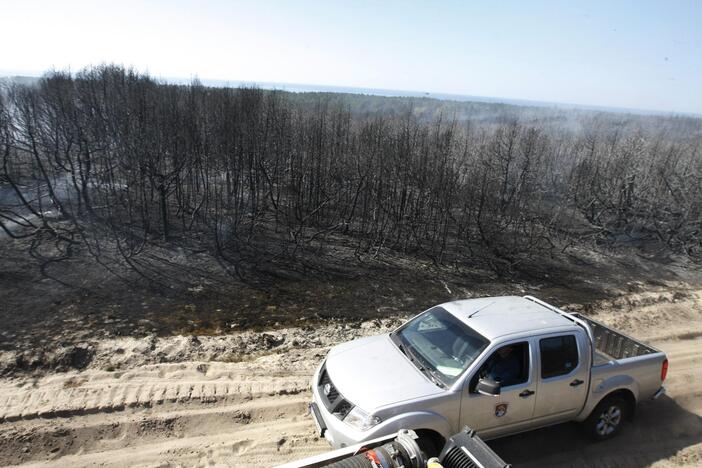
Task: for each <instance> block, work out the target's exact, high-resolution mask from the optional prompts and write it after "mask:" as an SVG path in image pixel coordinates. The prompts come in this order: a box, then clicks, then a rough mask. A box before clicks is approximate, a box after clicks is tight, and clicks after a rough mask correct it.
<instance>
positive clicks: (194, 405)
mask: <svg viewBox="0 0 702 468" xmlns="http://www.w3.org/2000/svg"><path fill="white" fill-rule="evenodd" d="M701 297H702V290H683V289H679V288H676V289H675V290H672V289H661V290H657V291H648V292H643V293H641V292H638V293H631V294H624V295H622V296H621V297H619V298H617V299H615V300H611V301H605V302H602V303H599V304H596V305H595V306H594V307H589V308H586V309H582V308H580V307H578V306H577V305H573V306H572V309H582V311H583V312H585V313H589V314H592V315H593V316H594V317H596V318H597V319H598V320H601V321H604V322H606V323H608V324H611V325H614V326H616V327H618V328H619V329H621V330H622V331H624V332H626V333H628V334H631V335H633V336H635V337H636V338H639V339H643V340H645V341H647V342H649V343H651V344H653V345H655V346H657V347H659V348H660V349H662V350H664V351H665V352H666V353H667V354H668V357H669V360H670V371H669V378H668V380H667V382H666V387H667V388H668V395H667V396H666V397H664V398H663V399H662V400H659V401H656V402H645V403H644V404H642V405H640V407H639V409H638V411H637V415H636V418H635V420H634V421H633V422H632V423H630V424H628V425H627V427H626V428H625V429H624V431H623V432H622V434H620V436H619V437H617V438H616V439H614V440H611V441H607V442H603V443H598V444H595V443H592V442H590V441H588V440H587V439H585V438H584V437H583V436H582V435H581V434H580V432H579V431H578V428H577V425H575V424H564V425H559V426H555V427H552V428H546V429H542V430H539V431H533V432H530V433H526V434H522V435H518V436H513V437H510V438H506V439H501V440H497V441H492V442H491V443H490V444H491V446H492V447H493V448H494V449H495V450H496V451H497V452H498V453H499V454H500V456H502V457H503V458H504V459H505V460H506V461H507V462H510V463H513V464H514V465H515V466H533V467H537V466H538V467H544V466H572V467H585V466H593V467H595V466H596V467H601V466H605V467H608V466H611V467H615V466H616V467H619V466H623V467H642V466H656V467H668V466H702V300H701V299H700V298H701ZM404 318H405V317H391V318H388V319H386V320H377V321H369V322H363V323H361V324H360V325H359V326H356V327H351V326H349V325H338V324H330V325H328V326H324V327H316V328H289V329H282V330H275V331H270V332H266V333H257V332H238V333H237V332H233V333H231V334H229V335H226V336H218V337H206V336H201V337H168V338H156V337H155V336H152V337H146V338H139V339H136V338H120V339H112V340H103V341H101V342H99V343H97V344H95V343H93V344H90V345H86V349H89V355H90V359H88V360H87V361H88V362H86V363H85V365H84V368H83V369H82V370H75V369H73V370H69V371H66V372H57V371H50V370H49V371H47V370H46V369H42V370H41V372H39V371H35V372H12V363H13V362H14V361H13V359H15V360H16V359H17V356H16V355H12V354H10V353H7V352H6V353H4V354H1V353H0V365H1V366H4V367H2V368H3V369H5V370H6V371H7V372H6V376H5V377H3V378H1V379H0V465H20V466H60V467H61V466H65V467H69V466H70V467H75V466H112V467H123V466H160V467H165V466H249V467H251V466H271V465H275V464H279V463H284V462H287V461H291V460H295V459H298V458H302V457H305V456H309V455H312V454H316V453H320V452H323V451H326V450H328V446H327V443H326V441H324V440H320V439H318V438H317V437H316V436H315V429H314V425H313V423H312V420H311V418H310V416H309V415H308V414H307V403H308V401H309V399H310V393H309V383H310V382H309V381H310V378H311V375H312V373H313V371H314V367H315V366H316V365H317V364H318V363H319V362H320V360H321V359H322V357H323V356H324V354H325V353H326V352H327V350H328V349H329V347H330V346H332V345H333V344H335V343H337V342H341V341H345V340H348V339H352V338H355V337H358V336H363V335H370V334H375V333H382V332H384V331H387V330H389V329H392V328H393V327H394V326H396V325H397V324H398V323H401V321H402V320H403V319H404ZM60 352H64V353H65V352H66V350H63V351H61V350H59V351H57V353H59V354H60ZM69 368H70V367H69Z"/></svg>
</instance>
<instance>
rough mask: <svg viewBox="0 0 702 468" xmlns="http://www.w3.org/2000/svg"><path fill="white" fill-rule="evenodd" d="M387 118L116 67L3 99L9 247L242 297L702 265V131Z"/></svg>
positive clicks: (407, 112)
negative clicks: (701, 260)
mask: <svg viewBox="0 0 702 468" xmlns="http://www.w3.org/2000/svg"><path fill="white" fill-rule="evenodd" d="M382 99H385V101H387V102H388V104H386V105H385V107H389V110H388V109H385V110H380V111H379V110H375V111H374V112H363V111H362V110H359V109H358V108H354V109H352V105H351V104H349V103H348V102H347V101H345V100H344V99H338V98H335V97H334V96H333V95H329V94H324V93H307V94H304V95H301V96H290V95H289V93H285V92H282V91H267V90H261V89H256V88H210V87H205V86H203V85H201V84H200V83H198V82H197V81H195V82H193V83H191V84H189V85H173V84H166V83H162V82H159V81H156V80H154V79H152V78H150V77H149V76H147V75H142V74H138V73H136V72H134V71H131V70H126V69H123V68H120V67H114V66H102V67H94V68H89V69H85V70H83V71H81V72H79V73H77V74H75V75H71V74H69V73H63V72H51V73H48V74H46V75H45V76H44V77H43V78H42V79H41V80H39V81H38V82H37V83H35V84H14V85H8V86H6V87H5V89H4V92H3V94H2V102H1V106H2V107H1V108H0V136H1V139H0V151H1V152H2V170H1V172H0V190H1V192H0V193H2V198H1V199H0V228H1V229H2V232H3V233H4V236H5V237H9V238H14V239H25V238H26V239H30V240H31V248H30V249H28V253H29V254H31V255H34V256H36V257H37V258H41V259H42V265H45V267H46V268H47V270H49V269H50V268H51V267H50V265H51V263H52V262H60V261H61V260H62V259H64V258H68V257H70V256H71V255H73V254H75V252H77V251H81V252H87V253H88V254H89V256H90V258H91V259H92V260H94V261H95V262H97V263H99V264H100V265H102V266H103V267H104V268H106V269H108V270H110V271H111V272H113V273H114V274H115V275H118V276H122V275H125V274H127V272H131V273H136V274H137V275H138V277H139V278H141V279H143V280H145V281H147V282H150V283H154V284H158V283H160V282H167V281H168V278H167V277H166V276H163V274H162V273H161V271H160V269H161V266H162V264H164V265H165V264H166V263H168V259H167V258H165V257H164V258H162V257H163V255H162V254H160V253H159V252H163V250H164V249H166V250H168V249H172V248H176V247H185V248H188V249H195V250H197V251H200V252H205V253H206V254H207V255H209V256H211V257H212V258H213V259H216V260H217V262H218V263H219V264H220V265H221V267H222V268H223V269H224V270H225V271H226V272H228V273H229V274H231V275H233V276H235V277H237V278H238V279H240V280H243V281H258V280H262V281H266V278H269V279H268V281H270V278H271V277H276V276H277V275H288V274H292V275H298V276H300V275H301V276H303V277H304V276H305V275H313V276H314V275H317V274H332V275H333V274H334V273H335V272H343V271H344V270H345V269H348V268H349V265H351V264H353V265H357V266H358V265H360V266H362V265H364V264H366V263H368V262H373V261H374V260H375V259H377V258H379V257H382V256H384V255H387V254H388V253H389V254H391V255H392V254H395V253H397V254H401V255H409V256H414V257H419V258H422V259H425V260H427V261H430V262H431V263H433V264H435V265H444V266H449V267H455V268H458V269H465V268H471V267H474V266H476V265H477V266H482V267H485V268H488V269H490V270H492V271H494V272H496V273H498V274H501V275H510V274H513V273H514V272H515V271H519V270H520V269H521V268H526V267H525V266H524V265H528V264H529V263H530V262H533V260H534V258H535V257H543V256H552V255H561V254H563V253H567V252H568V249H570V248H572V247H573V246H577V245H587V246H593V247H595V248H604V249H616V248H618V247H620V246H623V247H631V246H636V247H639V248H643V249H645V250H647V251H649V252H657V253H660V252H666V253H669V254H681V255H685V256H687V257H690V258H693V259H697V258H698V257H699V255H700V253H701V252H700V247H701V245H700V242H701V238H700V232H699V229H700V220H701V219H700V216H701V214H702V212H701V210H702V192H701V190H702V189H701V187H702V186H701V185H700V180H701V177H702V161H700V157H699V156H700V147H701V143H702V124H701V122H700V120H699V119H695V118H692V117H682V116H677V117H676V116H636V115H616V114H605V113H595V112H583V111H580V114H579V115H576V118H575V120H574V119H573V117H572V116H568V119H567V120H566V121H562V120H561V119H558V118H557V117H558V114H559V112H557V111H555V110H546V111H545V110H543V109H534V111H535V112H534V115H532V114H528V113H524V112H522V113H521V114H520V113H518V112H516V111H515V112H514V113H513V114H512V115H510V110H509V107H510V106H502V107H504V109H502V110H501V112H497V113H494V115H488V116H487V117H485V115H484V114H483V113H481V112H480V111H478V112H477V113H476V115H471V113H470V112H467V113H466V112H463V113H462V114H457V113H456V112H455V109H454V112H453V113H450V112H449V111H447V110H446V109H442V108H441V105H440V102H439V101H433V100H424V101H427V102H429V105H431V106H434V109H433V110H432V112H429V113H428V112H427V109H426V108H427V102H422V100H419V101H417V100H414V101H413V100H411V99H404V100H402V99H398V98H394V99H393V98H376V100H382ZM495 106H498V105H495ZM517 109H518V108H517ZM422 110H423V111H424V112H421V111H422ZM573 113H576V111H573ZM560 114H567V112H566V111H560ZM45 245H51V246H52V248H51V249H46V248H44V247H43V246H45Z"/></svg>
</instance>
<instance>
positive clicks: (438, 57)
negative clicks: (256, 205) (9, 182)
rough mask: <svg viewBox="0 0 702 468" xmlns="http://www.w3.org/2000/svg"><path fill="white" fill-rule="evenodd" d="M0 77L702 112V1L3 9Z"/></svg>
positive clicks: (128, 3) (24, 0) (36, 5)
mask: <svg viewBox="0 0 702 468" xmlns="http://www.w3.org/2000/svg"><path fill="white" fill-rule="evenodd" d="M0 12H1V13H0V44H2V46H1V47H0V71H2V72H3V73H4V74H8V73H23V74H36V73H39V72H41V71H43V70H46V69H48V68H50V67H55V68H68V67H70V68H71V69H73V70H76V69H79V68H81V67H83V66H85V65H88V64H96V63H101V62H115V63H122V64H125V65H133V66H135V67H136V68H138V69H140V70H144V71H147V70H148V71H149V72H150V73H152V74H154V75H157V76H162V77H185V78H187V77H191V76H194V75H197V76H199V77H201V78H203V79H220V80H232V81H250V82H281V83H304V84H320V85H334V86H349V87H365V88H385V89H397V90H410V91H429V92H436V93H454V94H467V95H476V96H493V97H504V98H513V99H528V100H538V101H552V102H562V103H576V104H585V105H601V106H612V107H627V108H636V109H651V110H659V111H674V112H693V113H702V1H700V0H689V1H683V0H670V1H616V0H610V1H597V0H588V1H585V2H572V1H561V2H555V1H526V0H522V1H501V2H498V1H481V2H478V1H474V2H468V1H465V2H457V1H444V2H438V1H436V2H429V1H427V2H412V1H383V2H374V1H353V2H341V1H332V0H327V1H311V0H310V1H251V2H243V1H197V2H196V1H174V0H170V1H133V0H121V1H114V0H112V1H105V2H102V1H58V0H53V1H33V0H17V1H10V0H0Z"/></svg>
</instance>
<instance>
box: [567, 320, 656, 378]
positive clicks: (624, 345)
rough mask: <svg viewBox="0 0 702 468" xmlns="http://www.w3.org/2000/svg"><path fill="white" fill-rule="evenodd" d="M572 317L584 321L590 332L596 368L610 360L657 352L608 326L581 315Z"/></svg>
mask: <svg viewBox="0 0 702 468" xmlns="http://www.w3.org/2000/svg"><path fill="white" fill-rule="evenodd" d="M572 315H573V316H575V317H577V318H579V319H581V320H584V321H585V322H587V324H588V325H589V326H590V329H591V330H592V334H593V338H594V342H595V362H594V363H593V365H595V366H598V365H601V364H605V363H607V362H609V361H612V360H619V359H626V358H630V357H636V356H644V355H646V354H654V353H658V352H659V351H658V350H656V349H654V348H652V347H650V346H648V345H645V344H644V343H641V342H640V341H636V340H635V339H633V338H631V337H629V336H626V335H624V334H622V333H619V332H618V331H616V330H614V329H612V328H609V327H608V326H606V325H604V324H602V323H600V322H598V321H596V320H593V319H591V318H590V317H586V316H584V315H582V314H572Z"/></svg>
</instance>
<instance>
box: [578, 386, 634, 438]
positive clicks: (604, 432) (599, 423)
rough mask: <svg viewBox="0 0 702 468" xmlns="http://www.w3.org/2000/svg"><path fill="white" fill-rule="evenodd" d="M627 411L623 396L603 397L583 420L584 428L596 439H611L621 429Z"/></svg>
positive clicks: (627, 406) (627, 407)
mask: <svg viewBox="0 0 702 468" xmlns="http://www.w3.org/2000/svg"><path fill="white" fill-rule="evenodd" d="M628 412H629V405H628V403H627V402H626V401H625V400H624V399H623V398H619V397H609V398H605V399H604V400H602V401H601V402H600V404H598V405H597V407H595V409H594V410H593V411H592V414H590V416H589V417H588V418H587V419H586V420H585V429H586V430H587V432H588V433H589V435H590V437H592V439H594V440H596V441H600V440H607V439H611V438H612V437H614V436H615V435H617V434H618V433H619V431H620V430H621V428H622V425H623V424H624V419H626V417H627V415H628Z"/></svg>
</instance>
